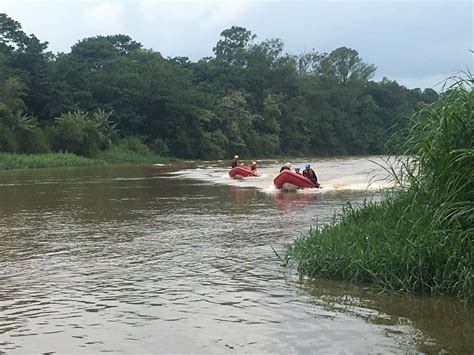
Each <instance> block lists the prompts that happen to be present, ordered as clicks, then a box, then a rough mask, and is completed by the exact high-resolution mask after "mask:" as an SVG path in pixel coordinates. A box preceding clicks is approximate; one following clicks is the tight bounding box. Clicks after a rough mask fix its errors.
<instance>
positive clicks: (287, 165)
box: [280, 162, 291, 173]
mask: <svg viewBox="0 0 474 355" xmlns="http://www.w3.org/2000/svg"><path fill="white" fill-rule="evenodd" d="M283 170H291V164H290V162H288V163H286V164H285V165H283V166H282V167H281V168H280V173H281V172H282V171H283Z"/></svg>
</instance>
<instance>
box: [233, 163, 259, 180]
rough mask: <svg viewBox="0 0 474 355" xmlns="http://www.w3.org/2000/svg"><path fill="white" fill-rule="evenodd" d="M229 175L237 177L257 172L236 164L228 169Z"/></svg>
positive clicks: (253, 174) (252, 174)
mask: <svg viewBox="0 0 474 355" xmlns="http://www.w3.org/2000/svg"><path fill="white" fill-rule="evenodd" d="M229 175H230V177H233V178H237V179H239V178H243V177H249V176H257V174H255V173H254V172H253V171H252V170H250V169H249V168H247V167H245V166H236V167H235V168H232V169H230V170H229Z"/></svg>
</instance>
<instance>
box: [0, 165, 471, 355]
mask: <svg viewBox="0 0 474 355" xmlns="http://www.w3.org/2000/svg"><path fill="white" fill-rule="evenodd" d="M373 161H376V162H380V161H381V160H380V158H379V157H371V158H337V159H334V158H333V159H329V158H327V159H320V160H318V161H316V162H315V163H314V164H313V167H314V168H315V170H316V172H317V174H318V176H319V179H320V182H321V183H322V185H323V187H324V189H322V190H318V191H315V190H312V191H311V190H308V191H304V192H303V191H298V192H296V193H282V192H279V191H276V190H275V189H274V188H273V186H272V179H273V177H274V176H275V175H276V173H277V172H278V169H279V167H280V165H281V164H282V163H284V162H276V161H261V162H258V164H259V170H260V172H261V174H262V176H261V177H259V178H249V179H246V180H243V181H239V180H233V179H231V178H229V177H228V175H227V171H228V169H227V166H226V164H227V163H226V162H196V163H195V162H185V163H175V164H169V165H154V166H152V165H146V166H120V167H87V168H56V169H37V170H17V171H5V172H1V173H0V236H1V237H0V285H1V287H0V353H2V352H4V353H8V354H10V353H11V354H24V353H49V354H51V353H99V352H112V353H118V352H125V353H169V352H173V353H176V352H184V353H218V354H219V353H226V352H229V353H231V352H234V353H235V352H237V353H311V352H312V353H314V352H318V353H335V352H345V353H368V352H376V353H400V352H427V353H431V352H440V351H449V352H453V353H459V352H472V351H474V330H473V327H474V312H473V308H472V306H467V307H465V306H464V305H463V304H462V303H461V302H459V301H457V300H456V299H454V298H451V297H434V298H429V297H421V296H413V295H398V294H381V293H379V292H378V291H377V290H376V289H373V288H371V287H368V286H366V285H354V284H351V283H346V282H336V281H328V280H315V281H308V280H304V279H300V278H299V277H298V275H297V274H296V273H295V272H294V271H292V270H288V269H285V268H284V267H282V265H281V262H280V260H279V259H278V257H277V255H276V254H275V252H274V250H275V251H276V252H277V253H282V251H283V250H284V248H285V246H286V245H288V244H289V243H291V241H292V240H294V239H295V238H297V237H298V236H300V235H301V233H304V232H305V231H307V230H308V228H309V227H310V226H311V225H316V224H324V223H327V222H329V221H331V219H332V218H333V217H334V214H335V213H338V212H340V211H341V208H342V206H343V205H344V203H345V202H346V201H349V202H351V203H353V204H358V203H360V202H361V201H363V200H364V199H365V198H369V199H371V198H375V199H379V198H380V196H379V193H378V191H379V189H380V188H382V187H384V186H386V183H383V182H381V181H380V180H379V178H380V177H382V176H383V175H384V170H383V169H381V168H380V167H379V166H377V165H376V164H374V163H373ZM292 163H293V167H297V166H299V167H302V165H303V163H304V162H303V161H301V160H300V161H296V160H295V161H292ZM373 176H376V178H372V177H373Z"/></svg>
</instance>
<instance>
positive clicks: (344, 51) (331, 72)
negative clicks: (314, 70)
mask: <svg viewBox="0 0 474 355" xmlns="http://www.w3.org/2000/svg"><path fill="white" fill-rule="evenodd" d="M375 69H376V68H375V66H374V65H372V64H367V63H364V62H362V59H361V58H360V57H359V53H358V52H357V51H356V50H354V49H350V48H346V47H340V48H337V49H335V50H333V51H332V52H331V53H330V54H329V55H327V56H325V57H324V58H323V59H322V60H321V67H320V71H321V74H323V75H326V76H328V77H331V78H333V79H335V80H336V81H338V82H340V83H346V82H347V81H350V80H359V81H368V80H369V79H371V78H372V77H373V75H374V73H375Z"/></svg>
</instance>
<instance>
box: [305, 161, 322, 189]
mask: <svg viewBox="0 0 474 355" xmlns="http://www.w3.org/2000/svg"><path fill="white" fill-rule="evenodd" d="M303 176H304V177H306V178H308V179H310V180H311V181H312V182H313V183H314V184H315V185H316V187H319V183H318V177H317V176H316V173H315V172H314V170H313V169H311V165H310V164H309V163H306V164H305V165H304V170H303Z"/></svg>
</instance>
